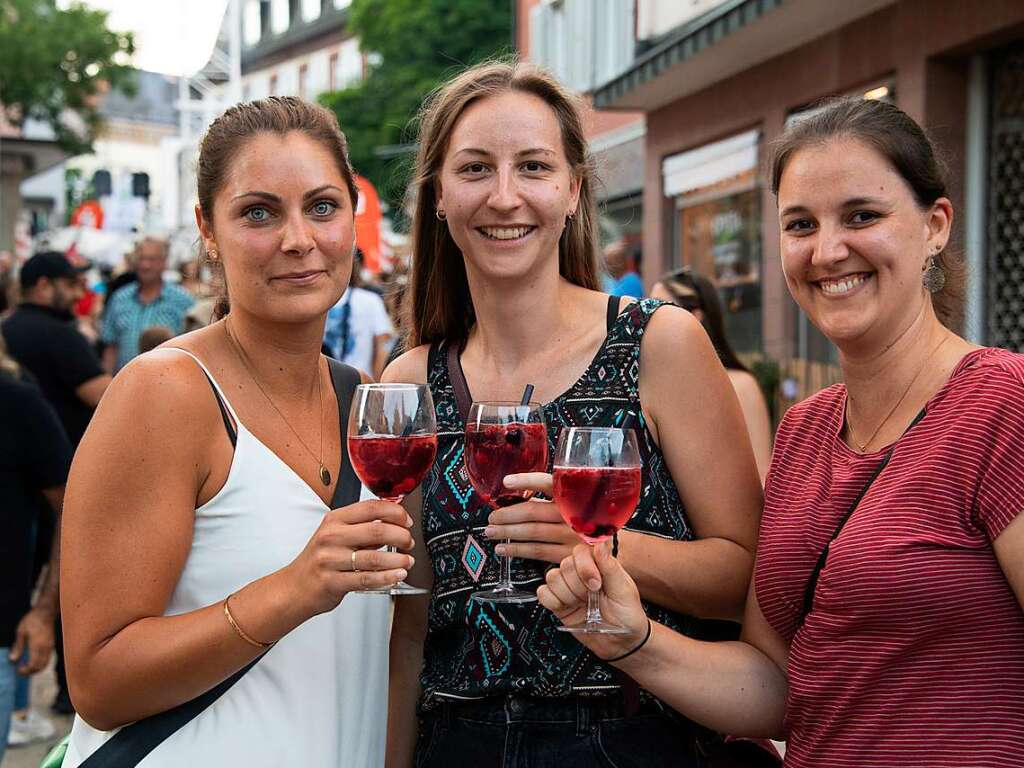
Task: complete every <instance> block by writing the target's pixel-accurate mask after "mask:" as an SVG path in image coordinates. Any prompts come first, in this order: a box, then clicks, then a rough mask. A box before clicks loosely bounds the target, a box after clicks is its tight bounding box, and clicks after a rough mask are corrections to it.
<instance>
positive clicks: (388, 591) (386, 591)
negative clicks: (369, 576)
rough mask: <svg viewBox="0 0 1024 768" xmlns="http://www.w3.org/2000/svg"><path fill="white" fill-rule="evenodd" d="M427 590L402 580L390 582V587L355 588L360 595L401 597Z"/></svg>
mask: <svg viewBox="0 0 1024 768" xmlns="http://www.w3.org/2000/svg"><path fill="white" fill-rule="evenodd" d="M429 592H430V590H428V589H423V588H422V587H414V586H412V585H411V584H406V583H405V582H404V581H400V582H398V583H397V584H392V585H391V586H390V587H378V588H377V589H360V590H357V593H358V594H360V595H396V596H398V597H401V596H402V595H426V594H428V593H429Z"/></svg>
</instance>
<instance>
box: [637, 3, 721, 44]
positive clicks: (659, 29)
mask: <svg viewBox="0 0 1024 768" xmlns="http://www.w3.org/2000/svg"><path fill="white" fill-rule="evenodd" d="M724 1H725V0H636V37H637V39H638V40H646V39H648V38H651V37H657V36H659V35H663V34H665V33H666V32H671V31H672V30H673V29H675V28H676V27H678V26H679V25H680V24H685V23H686V22H687V21H690V20H691V19H695V18H697V17H698V16H700V15H701V14H703V13H707V12H708V11H710V10H711V9H712V8H714V7H716V6H719V5H721V4H722V3H723V2H724Z"/></svg>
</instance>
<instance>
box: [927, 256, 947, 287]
mask: <svg viewBox="0 0 1024 768" xmlns="http://www.w3.org/2000/svg"><path fill="white" fill-rule="evenodd" d="M937 255H938V251H936V252H935V253H933V254H932V255H930V256H929V257H928V262H927V264H926V265H925V270H924V274H923V275H922V276H921V282H922V283H924V289H925V290H926V291H928V293H938V292H939V291H941V290H942V289H943V287H944V286H945V285H946V273H945V272H944V271H943V269H942V267H940V266H939V265H938V264H936V263H935V257H936V256H937Z"/></svg>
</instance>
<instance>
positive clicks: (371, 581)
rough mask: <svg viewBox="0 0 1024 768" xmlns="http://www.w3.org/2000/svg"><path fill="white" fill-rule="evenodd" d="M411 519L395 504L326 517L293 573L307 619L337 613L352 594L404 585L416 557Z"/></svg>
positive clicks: (362, 505)
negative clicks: (398, 583) (412, 553)
mask: <svg viewBox="0 0 1024 768" xmlns="http://www.w3.org/2000/svg"><path fill="white" fill-rule="evenodd" d="M411 527H412V518H410V517H409V515H408V514H407V513H406V511H405V509H404V508H402V507H401V506H400V505H398V504H395V503H393V502H390V501H360V502H357V503H355V504H350V505H348V506H347V507H341V508H340V509H333V510H331V511H330V512H328V513H327V514H326V515H324V519H323V520H322V521H321V523H320V527H319V528H317V530H316V533H314V534H313V536H312V538H311V539H310V540H309V542H308V543H307V544H306V547H305V549H303V550H302V552H301V553H300V554H299V556H298V557H297V558H295V560H294V561H292V563H291V565H290V566H288V569H287V570H289V571H290V572H291V573H292V574H294V576H295V585H296V586H295V594H297V595H299V596H300V597H299V604H300V605H303V607H304V609H305V612H306V613H307V614H308V615H311V616H312V615H316V614H320V613H327V612H328V611H331V610H334V608H335V607H337V605H338V603H340V602H341V600H342V598H344V597H345V595H347V594H348V593H349V592H360V591H365V590H368V589H382V588H385V587H389V586H391V585H392V584H395V583H396V582H400V581H402V579H404V578H405V577H406V575H407V574H408V571H409V569H410V568H411V567H412V565H413V562H414V561H413V557H412V556H411V555H407V554H404V552H388V551H384V550H382V549H380V547H382V546H385V545H387V546H391V547H395V548H397V549H400V550H406V551H408V550H411V549H412V547H413V538H412V534H411V533H410V532H409V529H410V528H411Z"/></svg>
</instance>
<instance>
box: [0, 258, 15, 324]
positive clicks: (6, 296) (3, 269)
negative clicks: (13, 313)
mask: <svg viewBox="0 0 1024 768" xmlns="http://www.w3.org/2000/svg"><path fill="white" fill-rule="evenodd" d="M13 293H14V254H12V253H11V252H10V251H0V317H4V316H5V315H6V314H7V313H8V312H9V311H10V310H11V308H12V307H13V306H14V298H13Z"/></svg>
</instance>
